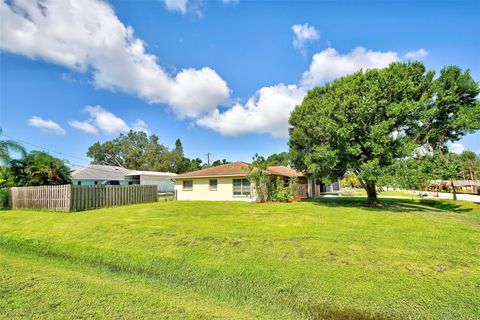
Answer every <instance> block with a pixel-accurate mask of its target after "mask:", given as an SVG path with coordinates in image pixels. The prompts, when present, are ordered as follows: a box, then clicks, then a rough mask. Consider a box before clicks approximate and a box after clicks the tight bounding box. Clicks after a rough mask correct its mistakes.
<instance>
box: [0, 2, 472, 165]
mask: <svg viewBox="0 0 480 320" xmlns="http://www.w3.org/2000/svg"><path fill="white" fill-rule="evenodd" d="M8 3H9V4H8V5H7V4H6V3H5V2H3V0H2V3H1V11H0V15H1V20H2V21H1V24H2V29H1V45H0V47H1V49H2V52H1V72H0V76H1V78H0V81H1V82H0V85H1V88H0V90H1V91H0V94H1V96H0V104H1V105H0V108H1V110H0V126H1V127H2V128H3V129H4V133H5V134H7V135H9V136H12V137H15V138H17V139H21V140H23V141H26V142H29V143H31V144H34V145H38V146H42V147H45V148H48V149H50V150H54V151H60V152H63V153H64V155H58V154H55V153H52V154H54V155H56V156H59V157H62V158H64V159H67V160H69V161H70V162H71V163H72V164H80V165H84V164H86V163H88V159H86V151H87V149H88V147H89V146H90V145H91V144H93V143H94V142H96V141H105V140H109V139H112V138H114V137H116V136H117V135H118V133H119V132H122V131H126V130H128V129H129V128H137V129H138V128H140V129H143V130H148V132H150V133H155V134H157V135H158V136H159V137H160V140H161V142H162V143H164V144H165V145H167V146H169V147H172V146H173V145H174V141H175V139H176V138H180V139H181V140H182V142H183V144H184V149H185V153H186V155H187V156H189V157H200V158H202V159H204V161H205V159H206V157H205V154H206V153H207V152H209V153H211V154H213V159H223V158H226V159H228V160H231V161H233V160H244V161H249V160H250V159H251V157H252V155H253V154H255V153H259V154H263V155H269V154H271V153H273V152H281V151H286V150H287V137H286V130H287V124H286V121H287V119H288V114H289V112H290V110H291V108H293V106H294V105H295V104H297V103H299V102H300V101H301V99H302V98H303V95H304V94H305V92H306V91H307V90H308V89H309V88H311V87H312V86H314V85H321V84H323V83H325V81H330V80H332V79H334V78H335V77H338V76H341V75H344V74H346V73H349V72H353V71H355V70H358V69H360V68H373V67H383V66H385V65H387V64H388V63H390V62H391V61H396V60H404V61H405V60H408V57H410V58H412V59H421V60H423V61H424V63H425V65H426V66H427V67H428V68H431V69H435V70H439V69H440V68H441V67H442V66H443V65H446V64H456V65H459V66H460V67H462V68H469V69H470V70H471V73H472V75H473V77H474V78H475V79H476V80H477V81H478V80H480V62H479V60H478V52H480V41H479V40H478V30H480V19H478V12H480V10H479V9H480V4H478V2H477V1H451V2H447V1H373V2H369V1H242V0H239V1H191V0H190V1H188V0H181V1H173V0H164V1H162V0H155V1H153V0H152V1H140V2H137V1H110V2H109V3H105V2H96V1H94V0H85V1H82V2H81V3H82V5H78V6H74V8H75V10H70V9H71V8H70V3H69V1H64V0H61V1H59V2H57V3H56V2H55V1H51V2H47V3H46V4H45V5H44V6H45V7H42V6H38V5H37V4H36V3H35V2H33V1H32V2H28V3H23V2H16V1H15V0H14V1H9V2H8ZM26 16H28V18H29V19H26V18H25V17H26ZM294 26H296V27H294ZM359 47H361V48H359ZM460 143H461V144H462V145H463V146H464V147H465V148H467V149H470V150H473V151H475V152H480V133H476V134H474V135H470V136H467V137H465V138H464V139H463V140H462V141H461V142H460ZM25 145H26V147H28V148H29V149H38V148H36V147H33V146H31V145H28V144H25ZM456 147H457V149H461V146H459V145H457V146H456Z"/></svg>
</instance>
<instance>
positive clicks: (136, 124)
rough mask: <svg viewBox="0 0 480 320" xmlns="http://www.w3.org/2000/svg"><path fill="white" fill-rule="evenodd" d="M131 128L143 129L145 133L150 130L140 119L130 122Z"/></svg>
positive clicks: (135, 129)
mask: <svg viewBox="0 0 480 320" xmlns="http://www.w3.org/2000/svg"><path fill="white" fill-rule="evenodd" d="M132 130H134V131H143V132H145V133H146V134H149V133H150V132H149V131H148V125H147V124H146V123H145V121H143V120H141V119H137V120H135V122H134V123H133V124H132Z"/></svg>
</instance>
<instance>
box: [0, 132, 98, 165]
mask: <svg viewBox="0 0 480 320" xmlns="http://www.w3.org/2000/svg"><path fill="white" fill-rule="evenodd" d="M0 135H2V136H4V137H7V138H9V139H12V140H15V141H18V142H21V143H25V144H28V145H30V146H32V147H35V148H40V149H42V150H45V151H48V152H51V153H57V154H60V155H62V156H66V157H70V158H75V159H78V160H82V161H88V162H90V161H92V160H91V159H86V158H81V157H78V156H74V155H71V154H68V153H64V152H60V151H55V150H52V149H49V148H46V147H42V146H39V145H37V144H34V143H31V142H28V141H25V140H22V139H19V138H15V137H12V136H9V135H7V134H5V133H3V132H2V133H1V134H0Z"/></svg>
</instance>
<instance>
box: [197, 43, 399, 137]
mask: <svg viewBox="0 0 480 320" xmlns="http://www.w3.org/2000/svg"><path fill="white" fill-rule="evenodd" d="M397 60H399V58H398V54H397V53H395V52H391V51H387V52H382V51H372V50H367V49H364V48H361V47H358V48H355V49H354V50H353V51H351V52H350V53H346V54H341V53H339V52H337V51H336V50H335V49H332V48H329V49H325V50H323V51H321V52H319V53H317V54H315V55H314V56H313V59H312V63H311V65H310V68H309V70H308V71H306V72H304V74H303V78H302V80H301V82H300V85H284V84H278V85H275V86H270V87H264V88H261V89H260V90H258V92H257V93H256V95H254V96H253V97H251V98H250V99H248V101H247V103H245V104H244V105H242V104H239V103H237V104H235V105H233V106H232V107H230V108H229V109H227V110H226V111H220V110H219V109H216V110H215V111H213V112H211V113H209V114H208V115H206V116H204V117H202V118H200V119H198V120H197V122H196V124H197V125H199V126H202V127H207V128H210V129H212V130H215V131H217V132H219V133H220V134H222V135H227V136H236V135H241V134H249V133H254V134H258V133H268V134H270V135H271V136H273V137H275V138H287V137H288V119H289V117H290V113H291V111H292V110H293V108H294V107H295V106H296V105H298V104H300V103H302V101H303V98H304V96H305V94H306V92H307V91H308V90H309V89H310V88H312V87H314V86H317V85H322V84H323V83H325V82H326V81H331V80H334V79H336V78H339V77H341V76H344V75H347V74H350V73H353V72H356V71H358V70H360V69H364V70H365V69H372V68H384V67H387V66H388V65H389V64H390V63H391V62H394V61H397Z"/></svg>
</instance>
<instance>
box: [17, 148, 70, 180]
mask: <svg viewBox="0 0 480 320" xmlns="http://www.w3.org/2000/svg"><path fill="white" fill-rule="evenodd" d="M9 169H10V172H11V174H12V176H13V180H14V184H15V185H16V186H46V185H60V184H69V183H70V175H69V171H70V169H69V168H68V167H67V166H66V165H65V163H64V161H63V160H61V159H57V158H55V157H53V156H51V155H49V154H48V153H46V152H43V151H31V152H30V153H28V154H27V155H26V156H25V157H23V158H21V159H16V160H11V161H10V163H9Z"/></svg>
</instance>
